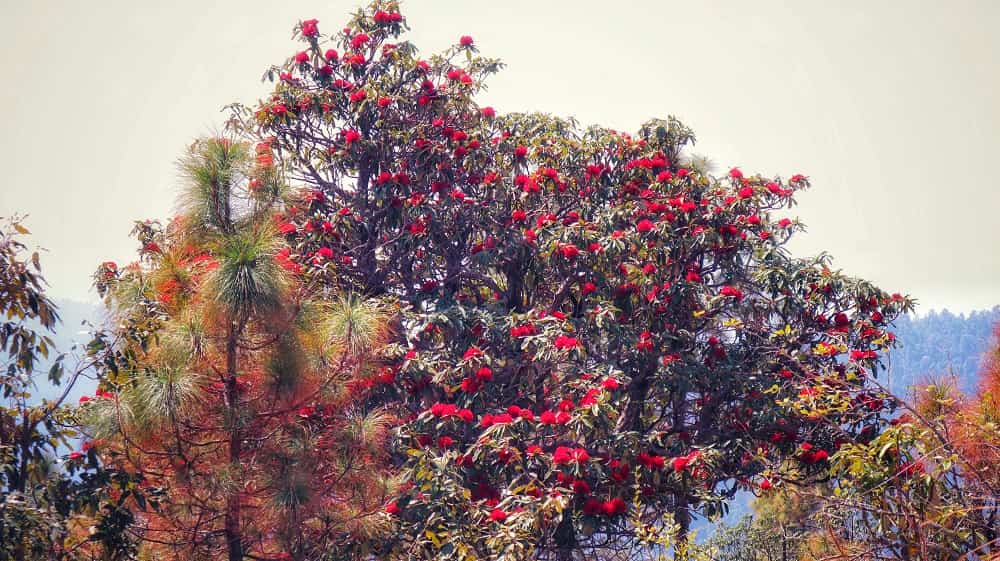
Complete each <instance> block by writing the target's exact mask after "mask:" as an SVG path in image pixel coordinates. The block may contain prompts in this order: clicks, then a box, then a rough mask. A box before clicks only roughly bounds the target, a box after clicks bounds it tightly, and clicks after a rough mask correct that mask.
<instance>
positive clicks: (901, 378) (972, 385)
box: [889, 306, 1000, 395]
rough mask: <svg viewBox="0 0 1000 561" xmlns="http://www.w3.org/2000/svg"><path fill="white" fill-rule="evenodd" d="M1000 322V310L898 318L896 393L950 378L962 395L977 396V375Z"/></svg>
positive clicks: (893, 383) (892, 374)
mask: <svg viewBox="0 0 1000 561" xmlns="http://www.w3.org/2000/svg"><path fill="white" fill-rule="evenodd" d="M997 321H1000V306H995V307H994V308H993V309H991V310H978V311H974V312H971V313H969V314H967V315H966V314H957V315H956V314H953V313H951V312H949V311H948V310H943V311H940V312H938V311H933V310H932V311H931V312H930V313H928V314H927V315H924V316H913V315H909V316H903V317H901V318H899V319H898V320H897V321H896V329H895V333H896V336H897V338H898V339H899V341H900V342H901V344H900V346H899V348H897V349H896V350H894V351H893V352H892V354H891V357H890V358H891V366H890V370H889V380H890V384H891V388H892V390H893V392H894V393H897V394H901V395H905V394H906V393H908V390H909V388H910V387H912V386H913V385H914V384H920V383H923V382H926V381H927V379H928V377H940V376H949V375H954V376H955V378H956V380H957V381H958V384H959V388H960V389H961V390H962V391H964V392H967V393H971V392H974V391H975V389H976V373H977V371H978V370H979V365H980V362H981V360H982V357H983V353H984V352H986V350H987V348H988V347H989V344H990V341H991V339H992V335H993V328H994V326H995V325H996V323H997Z"/></svg>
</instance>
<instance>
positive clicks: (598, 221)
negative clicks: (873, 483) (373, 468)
mask: <svg viewBox="0 0 1000 561" xmlns="http://www.w3.org/2000/svg"><path fill="white" fill-rule="evenodd" d="M307 24H308V25H307ZM405 29H406V19H405V17H404V16H402V15H399V11H398V6H397V5H396V4H395V3H393V2H377V3H375V4H373V5H372V6H371V7H370V8H369V9H367V10H362V11H359V12H358V13H357V14H356V15H355V16H354V17H353V18H352V19H351V21H350V22H349V23H348V24H347V26H346V27H344V28H342V29H341V28H335V30H334V32H333V33H330V32H329V31H327V30H326V29H325V28H324V26H323V25H322V24H321V23H320V22H316V21H314V20H309V21H306V22H302V23H301V24H300V25H299V26H298V28H297V30H298V37H299V39H300V40H301V41H302V43H301V45H302V46H301V48H299V49H293V52H292V56H291V57H290V58H289V59H288V60H287V62H286V63H285V64H283V65H280V66H276V67H274V68H273V69H272V70H271V71H270V72H269V73H268V77H269V78H271V79H272V80H275V86H274V90H273V92H272V93H271V95H270V96H269V97H268V98H267V99H265V100H263V101H262V102H261V103H260V104H259V106H257V107H240V106H237V107H236V108H235V111H234V116H233V121H232V125H233V127H234V128H236V129H238V130H239V131H241V132H242V133H244V134H250V135H253V136H255V137H257V138H258V139H259V142H260V146H261V151H262V153H263V154H265V156H266V158H267V160H268V161H273V162H274V163H275V165H278V166H281V167H282V168H283V169H285V170H287V172H288V173H289V174H290V177H291V178H292V180H293V182H295V183H296V184H298V185H301V186H303V187H305V188H307V189H310V190H311V191H312V193H313V194H312V196H310V197H309V198H308V199H307V200H305V201H304V203H303V204H301V205H299V206H298V207H296V208H295V209H291V210H290V211H289V212H287V213H286V214H285V215H283V216H282V217H281V223H280V225H279V227H280V229H281V232H282V234H283V235H284V236H285V237H286V239H287V240H288V243H289V244H291V245H292V246H293V247H294V250H293V251H292V252H291V254H290V255H289V256H288V259H289V261H290V262H291V263H293V264H294V266H295V267H296V268H297V269H299V270H300V272H299V274H300V275H301V277H302V278H303V279H305V280H304V281H303V282H307V283H319V284H324V285H327V286H330V287H333V289H335V290H355V291H359V292H361V293H363V294H366V295H369V296H382V295H390V296H392V297H394V298H397V299H398V300H399V301H400V302H401V304H402V310H401V320H400V321H401V326H402V327H401V329H400V330H399V331H398V333H397V334H396V337H395V339H394V347H393V351H392V353H393V358H394V360H393V361H392V362H391V365H390V368H389V369H388V370H387V371H386V372H385V375H384V376H380V377H379V378H378V380H377V381H376V382H377V383H375V384H374V385H373V387H372V392H373V394H374V395H375V396H376V397H378V398H380V399H383V400H384V401H385V402H386V403H391V404H393V406H394V407H396V408H398V409H399V410H401V415H402V416H407V415H408V417H407V418H406V422H405V423H403V424H402V425H401V426H400V427H399V430H398V433H397V434H398V439H397V450H398V452H399V454H400V455H399V458H400V459H401V460H405V464H406V467H407V468H408V470H409V471H408V474H409V479H410V481H409V484H408V485H407V486H406V487H405V488H404V490H403V492H402V493H400V495H399V496H398V497H397V498H395V500H393V501H392V502H391V503H389V504H388V505H387V506H386V512H387V514H386V516H387V517H389V518H391V519H392V520H394V521H395V523H396V524H398V525H399V528H400V529H401V530H402V531H401V532H400V540H399V543H398V544H397V545H396V547H397V550H396V551H397V552H398V553H399V554H400V555H402V556H405V557H419V558H435V559H475V558H481V557H482V558H486V557H491V558H492V557H501V556H502V557H505V558H526V557H531V556H535V557H543V558H549V557H554V558H559V559H569V558H572V557H573V556H574V555H578V554H579V553H580V552H583V553H585V554H586V553H590V552H594V551H598V550H620V549H622V548H624V547H626V546H629V545H632V544H636V543H640V542H645V543H652V544H659V545H667V544H672V545H674V546H677V547H678V548H679V549H678V551H682V550H683V548H684V547H685V542H686V536H687V531H688V528H689V525H690V523H691V519H692V516H694V515H707V516H714V515H717V514H719V513H721V512H723V511H724V510H725V501H726V500H727V499H729V498H731V497H732V496H733V495H734V494H735V493H736V492H737V491H739V490H740V489H756V488H757V487H758V485H759V483H760V482H761V476H762V474H763V473H764V472H765V470H766V469H768V466H773V465H776V464H777V463H778V462H780V461H783V460H788V461H792V462H794V463H795V464H796V466H797V474H796V476H795V477H798V478H800V479H802V480H803V481H805V480H809V479H810V478H813V477H815V476H820V477H822V475H823V474H824V473H825V472H826V469H827V464H828V459H829V457H830V455H831V454H832V453H833V452H834V451H835V450H836V449H837V447H838V446H839V445H840V444H842V443H845V442H851V441H854V440H856V439H858V438H861V439H864V438H868V436H866V435H869V434H870V433H871V431H872V430H873V429H874V427H875V426H877V424H878V422H879V419H880V418H881V416H882V415H883V413H884V412H885V411H886V410H888V409H891V408H892V407H893V401H892V400H891V399H885V398H883V397H880V396H879V395H878V392H877V391H876V390H874V389H872V388H870V387H869V384H868V381H869V380H870V379H871V377H872V376H874V375H875V374H876V371H877V369H878V367H879V363H880V360H881V356H882V352H883V351H884V350H886V349H888V348H889V347H890V346H891V345H892V342H893V337H892V335H891V333H889V332H887V331H886V328H887V326H888V324H889V323H890V322H891V321H892V319H893V318H894V317H895V316H896V315H897V314H899V313H900V312H903V311H905V310H908V309H909V308H910V306H911V303H910V301H909V300H907V299H906V298H904V297H902V296H898V295H889V294H887V293H885V292H883V291H881V290H880V289H878V288H877V287H875V286H873V285H871V284H870V283H868V282H866V281H864V280H859V279H855V278H852V277H849V276H846V275H844V274H842V273H841V272H839V271H836V270H833V269H832V268H831V266H830V261H829V258H827V257H826V256H820V257H816V258H809V259H802V258H796V257H794V256H792V255H791V254H790V252H789V251H788V249H787V243H788V241H789V239H790V238H791V237H792V236H793V235H794V234H795V233H796V232H798V231H799V230H800V229H801V226H800V225H799V223H798V222H797V221H793V220H791V219H789V218H788V217H786V216H784V214H783V211H785V210H787V209H788V208H789V207H790V206H791V205H792V204H793V202H794V198H793V197H794V194H795V193H796V192H797V191H799V190H801V189H804V188H806V187H807V186H808V185H809V181H808V179H807V178H806V177H804V176H802V175H797V174H796V175H791V176H788V177H781V176H763V175H759V174H751V173H744V172H742V171H741V170H739V169H735V168H734V169H732V170H731V171H729V172H728V173H726V174H724V175H723V176H721V177H716V176H713V175H711V174H710V173H708V172H707V171H706V170H704V169H701V168H700V167H699V166H697V165H694V164H693V163H692V162H691V160H690V158H689V157H688V155H687V150H688V149H689V148H690V145H691V144H692V143H693V142H694V136H693V133H692V131H691V130H689V129H688V128H687V127H685V126H684V125H683V124H682V123H680V122H679V121H677V120H676V119H673V118H670V119H666V120H652V121H649V122H647V123H645V124H644V125H642V126H641V127H640V128H639V130H638V131H637V132H636V133H635V134H625V133H621V132H617V131H614V130H610V129H606V128H601V127H590V128H586V129H582V128H580V127H579V126H578V125H577V124H576V122H575V121H573V120H567V119H560V118H555V117H551V116H548V115H541V114H518V113H512V114H502V113H500V112H498V111H496V110H494V109H493V108H489V107H480V106H479V105H477V104H476V102H475V94H476V93H477V92H479V91H480V90H481V88H482V87H483V79H484V78H485V77H487V76H488V75H489V74H491V73H493V72H494V71H496V70H498V69H499V68H500V64H499V62H498V61H496V60H494V59H490V58H484V57H482V56H480V55H479V54H478V49H479V44H478V43H476V42H475V41H473V40H472V38H466V37H462V38H459V37H458V36H456V43H455V45H454V46H453V47H451V48H449V49H447V50H446V51H445V52H443V53H441V54H437V55H433V56H428V57H425V58H421V56H420V54H419V53H418V51H417V50H416V48H415V47H414V46H413V45H412V44H411V43H409V42H407V41H405V40H403V39H402V33H403V31H405ZM295 53H298V54H295ZM820 421H822V422H820ZM791 477H792V476H791V475H789V476H788V477H787V478H786V480H785V481H787V480H788V479H790V478H791ZM768 485H770V482H769V483H768ZM666 527H672V528H674V529H675V530H676V532H675V534H676V536H675V537H676V539H671V536H670V532H664V531H662V530H663V529H664V528H666Z"/></svg>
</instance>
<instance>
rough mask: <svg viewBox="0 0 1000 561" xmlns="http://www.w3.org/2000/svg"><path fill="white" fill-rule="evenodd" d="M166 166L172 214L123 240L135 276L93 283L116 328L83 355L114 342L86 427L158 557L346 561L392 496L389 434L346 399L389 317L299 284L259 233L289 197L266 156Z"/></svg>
mask: <svg viewBox="0 0 1000 561" xmlns="http://www.w3.org/2000/svg"><path fill="white" fill-rule="evenodd" d="M255 152H256V153H255ZM180 167H181V171H182V178H183V190H182V193H181V196H180V204H179V207H180V215H179V216H177V217H176V218H174V219H173V220H172V221H171V222H170V223H169V224H168V225H167V226H166V227H161V226H160V225H159V223H157V222H141V223H138V224H137V226H136V229H135V234H136V235H137V237H138V238H139V240H140V242H141V243H142V249H141V251H140V256H141V259H140V261H138V262H136V263H133V264H131V265H129V266H127V267H125V268H123V269H121V270H119V268H118V267H117V266H115V265H114V264H112V263H106V264H105V265H104V266H102V268H101V269H100V270H99V271H98V273H97V276H96V283H97V286H98V289H99V291H100V292H101V293H102V294H103V295H105V296H106V301H107V303H108V309H109V311H110V313H111V316H112V323H113V324H114V325H115V326H116V327H115V329H114V330H113V331H112V332H111V333H105V334H104V335H103V336H102V337H100V338H98V340H97V341H96V342H95V346H96V347H99V346H102V342H103V341H106V340H107V338H108V337H109V336H110V335H112V334H113V335H114V336H117V337H119V338H120V339H121V340H123V341H124V343H120V344H117V345H116V346H114V351H115V360H113V361H107V363H106V365H105V366H106V372H105V376H104V378H103V383H102V389H101V391H100V392H99V396H98V397H97V398H96V399H93V400H91V401H89V402H88V403H87V405H86V409H87V413H88V421H89V427H90V429H91V430H92V431H93V433H94V436H95V438H97V439H99V441H100V442H102V443H104V445H103V446H102V452H103V455H104V457H105V458H107V460H108V461H110V462H113V463H114V464H116V465H118V466H120V467H121V468H122V469H125V470H128V471H130V472H132V473H135V474H136V475H138V476H141V477H143V478H144V485H145V486H146V487H147V488H148V489H150V492H153V493H155V494H158V495H159V500H158V501H157V505H156V508H148V509H146V510H145V511H142V512H141V519H142V520H143V521H144V522H145V526H144V527H143V528H142V538H143V540H144V547H145V548H146V549H147V550H148V551H150V552H155V555H157V556H158V558H170V559H218V558H221V557H223V556H224V557H226V558H228V559H229V560H230V561H240V560H242V559H244V558H246V557H248V556H250V557H253V558H257V559H263V558H268V559H295V560H300V559H314V558H316V556H317V555H319V554H326V553H327V552H329V551H331V550H334V549H337V550H341V551H349V550H350V548H351V547H352V544H355V543H357V542H358V540H359V538H370V537H371V536H373V535H374V534H375V533H376V532H378V531H379V530H380V529H382V528H383V527H384V526H385V520H384V517H383V516H381V514H380V511H381V508H382V505H383V504H384V500H383V499H382V498H381V497H383V496H384V495H385V494H386V493H388V492H390V491H391V490H392V489H393V481H392V479H391V477H389V474H388V472H387V471H386V470H385V468H384V460H385V458H386V453H385V446H384V443H385V440H386V437H387V432H388V428H389V425H390V423H391V418H390V417H389V416H388V415H387V414H386V413H385V412H384V411H381V410H378V409H373V408H367V407H365V402H364V399H363V392H364V387H365V383H364V380H365V378H366V377H370V376H372V375H373V372H375V371H376V369H377V366H378V363H379V360H380V349H381V347H382V346H383V344H384V342H385V341H386V339H387V338H388V336H389V334H390V331H389V320H390V317H391V314H392V311H391V309H390V307H389V306H387V305H385V304H383V303H380V302H377V301H374V300H362V299H359V298H357V297H355V296H352V295H351V294H348V293H345V292H338V293H332V292H330V291H329V290H327V289H325V288H324V287H316V286H313V285H310V284H309V283H308V282H304V280H303V279H302V278H301V277H300V275H299V274H298V272H299V268H298V267H297V266H295V265H294V264H293V263H291V262H290V261H288V259H287V255H288V253H289V248H288V247H287V246H286V245H285V243H284V240H283V238H282V237H281V235H280V233H279V232H278V230H277V227H276V220H275V216H274V215H275V214H280V213H282V212H284V210H285V209H286V208H288V207H289V206H291V205H292V203H294V197H295V196H296V195H295V194H293V193H291V192H290V191H289V189H288V188H287V187H286V186H285V185H284V183H283V182H282V177H281V174H280V173H279V170H277V169H276V168H275V167H274V165H273V161H272V159H271V158H270V156H269V154H268V152H267V150H266V147H262V148H260V150H259V151H255V149H254V148H253V147H252V146H251V145H248V144H245V143H240V142H235V141H232V140H229V139H225V138H211V139H204V140H199V141H197V142H196V143H195V144H194V145H193V146H192V148H191V149H190V151H189V153H188V154H187V156H186V157H185V158H183V159H182V161H181V163H180ZM138 506H139V507H142V506H144V505H138ZM140 510H141V509H140Z"/></svg>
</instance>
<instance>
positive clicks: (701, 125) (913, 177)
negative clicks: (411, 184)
mask: <svg viewBox="0 0 1000 561" xmlns="http://www.w3.org/2000/svg"><path fill="white" fill-rule="evenodd" d="M359 4H360V3H359V2H356V1H353V0H352V1H335V2H330V1H328V2H319V1H311V0H310V1H300V2H291V3H289V4H286V5H283V6H282V7H281V8H280V9H276V8H275V7H274V5H273V4H269V3H265V2H263V1H259V0H254V1H248V2H239V3H228V2H227V3H195V2H192V1H189V0H184V1H178V2H173V3H170V5H162V4H155V5H153V4H138V3H128V2H124V1H122V0H114V1H105V2H101V3H99V4H98V3H89V4H84V3H76V2H69V1H39V2H32V3H19V4H12V3H9V4H7V5H5V8H6V9H5V16H6V17H5V18H4V19H3V20H2V21H0V32H2V33H3V36H4V38H5V44H4V46H3V48H2V50H0V61H2V63H3V67H4V68H5V69H7V72H6V73H5V75H4V77H3V78H2V80H3V84H2V86H3V87H0V106H2V107H4V108H7V109H8V113H9V114H8V116H7V119H6V129H7V130H6V132H7V134H6V135H5V137H4V139H3V140H0V165H2V166H3V168H4V169H5V170H6V171H7V177H6V181H5V182H4V184H3V185H2V187H0V189H2V190H0V215H2V216H8V215H10V214H11V213H15V212H16V213H27V214H29V215H30V216H29V218H28V220H27V221H26V225H27V226H28V227H29V228H30V229H31V230H32V232H33V233H34V236H33V238H32V241H33V242H34V243H37V244H39V245H41V246H44V247H47V248H48V249H49V250H50V251H49V253H48V254H47V255H45V256H43V267H44V270H45V272H46V276H47V277H48V278H49V281H50V283H51V285H52V290H51V292H52V294H53V295H54V296H57V297H59V298H65V299H70V300H75V301H83V302H88V301H93V299H94V295H93V294H92V293H91V292H90V289H89V286H90V273H91V272H92V271H93V270H94V268H95V267H96V266H97V265H98V264H99V263H100V262H101V261H104V260H115V261H119V262H128V261H130V260H132V259H134V256H135V249H136V244H135V242H134V241H133V240H132V239H130V238H129V237H128V232H129V230H130V229H131V224H132V221H133V220H136V219H145V218H161V219H162V218H166V217H168V216H169V215H170V214H171V211H172V209H173V197H174V185H175V184H176V182H175V179H176V173H175V168H174V161H175V159H176V158H177V156H178V155H180V154H181V152H182V151H183V149H184V148H185V147H186V146H187V145H188V144H189V143H190V141H191V139H193V138H194V137H196V136H199V135H202V134H206V133H209V132H211V131H212V130H214V129H217V128H218V127H219V126H220V125H221V123H222V121H223V120H224V117H225V115H224V114H223V113H221V111H220V110H221V108H222V107H223V106H224V105H226V104H228V103H230V102H233V101H242V102H245V103H253V102H255V101H256V100H257V99H258V98H259V97H261V96H263V95H264V94H265V93H266V91H267V89H268V86H267V85H265V84H261V83H260V77H261V75H262V74H263V72H264V71H265V70H266V68H267V67H268V66H269V65H271V64H276V63H281V62H282V61H283V60H284V59H285V58H286V57H288V56H290V55H291V54H293V53H294V52H295V50H297V49H298V48H299V44H298V43H295V42H292V41H290V36H291V29H292V27H293V26H294V24H295V23H296V22H297V21H298V20H300V19H307V18H313V17H314V18H318V19H319V20H320V29H321V31H323V32H325V33H331V32H333V31H334V30H336V29H339V28H340V27H341V26H342V24H343V23H344V22H345V21H346V20H347V17H348V14H349V12H351V11H353V10H354V9H355V8H356V7H357V6H358V5H359ZM402 11H403V13H404V15H406V16H407V18H408V22H409V24H410V26H411V27H412V28H413V32H412V33H410V34H409V35H408V38H409V39H410V40H412V41H413V42H414V43H415V44H416V45H417V46H418V48H420V49H421V51H422V52H424V53H427V54H429V53H433V52H436V51H438V50H441V49H443V48H445V47H446V46H448V45H449V44H450V43H452V42H454V41H456V40H457V38H458V37H459V36H460V35H472V36H474V37H475V39H476V43H477V45H478V46H479V48H480V49H481V51H482V53H483V54H484V55H486V56H495V57H499V58H501V59H502V60H503V61H504V62H505V63H506V64H507V65H508V66H507V68H505V69H504V70H503V71H501V73H500V74H499V75H498V76H496V77H494V78H493V79H491V80H490V81H489V82H488V85H489V86H490V89H489V90H488V91H487V92H485V93H484V94H483V95H482V96H480V98H479V99H480V102H481V104H482V105H492V106H494V107H496V108H497V110H498V111H534V110H538V111H545V112H549V113H554V114H558V115H564V116H573V117H575V118H577V119H578V120H579V121H580V122H581V123H583V124H590V123H600V124H603V125H607V126H611V127H614V128H618V129H621V130H629V131H634V130H636V129H637V128H638V126H639V124H640V123H641V122H643V121H644V120H646V119H648V118H651V117H665V116H667V115H670V114H673V115H676V116H677V117H679V118H680V119H681V120H682V121H684V122H685V123H686V124H687V125H689V126H690V127H692V128H693V129H694V131H695V133H696V135H697V137H698V144H697V145H696V146H695V152H697V153H699V154H704V155H706V156H708V157H709V158H710V159H711V160H712V161H713V162H715V163H716V166H717V172H718V173H723V172H724V171H725V170H727V169H729V168H730V167H732V166H738V167H740V168H741V169H742V170H743V171H744V172H745V173H761V174H764V175H775V174H778V175H782V176H784V177H788V176H789V175H792V174H794V173H803V174H806V175H808V176H809V177H810V178H811V180H812V182H813V185H814V187H813V188H812V189H811V190H810V191H808V192H806V193H804V194H803V195H801V197H800V198H799V206H798V207H796V208H795V209H793V210H792V212H791V214H792V215H797V216H799V217H801V218H802V220H803V221H804V222H805V223H806V224H807V226H808V227H809V231H808V232H806V233H804V234H801V235H799V236H798V240H797V241H796V242H795V243H794V245H793V249H794V250H795V251H796V252H797V253H800V254H813V253H816V252H818V251H823V250H825V251H828V252H829V253H831V254H832V255H833V256H834V257H835V261H834V263H835V265H836V266H837V267H838V268H842V269H844V270H845V271H847V272H848V273H850V274H852V275H856V276H860V277H865V278H868V279H870V280H872V281H875V282H876V283H878V284H879V285H880V286H882V287H883V288H884V289H886V290H888V291H890V292H896V291H898V292H906V293H910V294H912V295H913V296H915V297H916V298H917V299H918V300H920V301H921V303H922V306H921V308H920V310H919V311H920V312H921V313H926V312H927V311H929V310H930V309H931V308H936V309H942V308H948V309H950V310H951V311H953V312H967V311H970V310H973V309H983V308H991V307H992V306H994V305H996V304H1000V289H998V288H997V283H996V282H995V279H997V278H1000V254H998V252H995V251H992V247H991V244H989V240H991V239H996V237H997V234H996V233H995V225H996V224H997V220H996V219H995V218H994V216H993V215H994V209H996V208H998V206H1000V191H998V190H997V189H994V188H993V185H992V183H995V181H993V180H991V179H990V178H991V177H992V176H993V174H992V172H993V169H992V161H993V159H994V155H995V154H997V153H1000V135H998V134H997V130H998V129H1000V105H998V104H997V103H996V102H995V97H996V93H995V92H996V91H997V89H998V86H1000V59H998V58H997V56H996V54H997V53H1000V35H997V34H995V33H993V32H992V31H991V29H990V26H991V24H993V23H995V22H997V21H1000V3H995V2H988V1H985V0H982V1H972V0H966V1H959V2H950V3H947V4H945V3H936V2H909V1H907V2H903V1H891V2H888V1H887V2H880V3H878V4H877V5H872V3H870V2H861V1H848V2H838V3H827V2H819V1H815V2H814V1H807V2H800V3H795V4H792V5H786V3H784V2H779V1H777V0H769V1H765V2H755V3H753V5H750V3H743V2H735V1H709V2H683V3H682V2H673V1H667V2H661V1H642V2H638V1H637V2H627V1H626V2H614V3H608V2H589V1H585V2H581V1H577V2H568V1H567V2H546V3H541V2H528V1H527V0H513V1H509V2H505V3H503V4H502V5H500V4H497V3H492V2H486V1H469V0H466V1H464V2H458V1H456V0H447V1H445V0H435V1H433V2H432V1H416V0H411V1H408V2H404V3H403V5H402Z"/></svg>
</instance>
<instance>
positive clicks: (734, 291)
mask: <svg viewBox="0 0 1000 561" xmlns="http://www.w3.org/2000/svg"><path fill="white" fill-rule="evenodd" d="M719 294H721V295H723V296H728V297H730V298H735V299H736V301H737V302H738V301H740V300H743V291H742V290H740V289H738V288H736V287H735V286H723V287H722V290H720V291H719Z"/></svg>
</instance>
